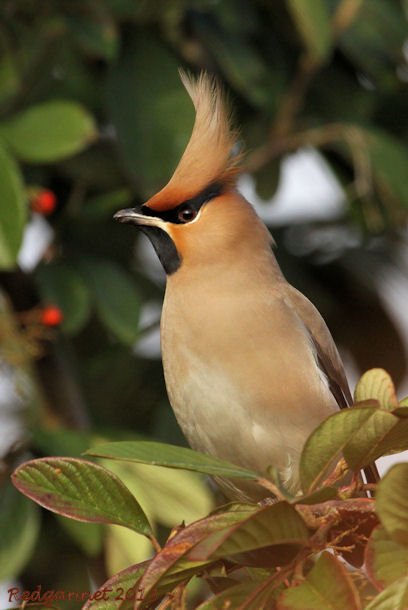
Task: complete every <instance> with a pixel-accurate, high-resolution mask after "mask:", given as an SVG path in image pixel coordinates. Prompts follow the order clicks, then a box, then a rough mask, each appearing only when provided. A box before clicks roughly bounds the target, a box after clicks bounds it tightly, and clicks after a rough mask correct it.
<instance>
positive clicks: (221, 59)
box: [194, 19, 283, 107]
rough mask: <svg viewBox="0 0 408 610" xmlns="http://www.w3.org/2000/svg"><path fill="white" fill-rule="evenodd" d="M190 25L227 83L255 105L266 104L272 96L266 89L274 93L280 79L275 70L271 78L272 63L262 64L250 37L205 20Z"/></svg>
mask: <svg viewBox="0 0 408 610" xmlns="http://www.w3.org/2000/svg"><path fill="white" fill-rule="evenodd" d="M194 27H195V30H196V31H197V34H198V36H199V37H200V38H201V40H205V44H206V48H207V49H208V51H209V52H210V54H211V55H212V57H213V58H214V61H215V62H216V63H217V64H219V66H220V68H221V71H222V73H223V74H224V76H225V78H226V80H227V81H228V82H229V83H230V85H231V86H232V87H233V88H234V89H235V90H236V91H239V92H240V94H241V95H242V96H243V97H244V98H246V99H247V100H248V101H249V102H250V103H252V104H254V105H255V106H263V107H265V106H268V104H270V103H271V101H272V100H271V97H272V99H273V96H271V91H270V90H271V89H273V93H277V85H281V83H280V82H279V81H280V80H283V79H282V76H281V74H277V73H276V72H277V71H276V70H274V71H273V77H274V78H271V76H270V75H271V71H272V66H271V65H269V66H268V65H267V64H266V63H264V60H263V57H262V55H261V54H260V53H259V52H258V50H257V48H256V46H255V45H253V44H251V41H250V39H249V40H248V38H247V37H246V36H240V35H237V34H236V33H235V32H234V33H233V32H231V31H229V30H227V29H222V28H220V27H219V25H218V24H217V23H216V22H215V21H213V20H209V19H196V21H195V23H194ZM280 89H281V88H279V90H280ZM272 103H273V102H272Z"/></svg>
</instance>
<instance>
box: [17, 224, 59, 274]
mask: <svg viewBox="0 0 408 610" xmlns="http://www.w3.org/2000/svg"><path fill="white" fill-rule="evenodd" d="M53 239H54V231H53V229H52V227H51V225H50V224H49V223H48V222H47V221H46V220H45V219H44V218H43V217H42V216H41V215H40V214H35V213H33V214H32V217H31V219H30V222H29V223H28V225H27V226H26V229H25V232H24V237H23V243H22V245H21V248H20V252H19V255H18V264H19V266H20V267H21V269H22V270H23V271H26V272H30V271H32V270H33V269H35V267H36V266H37V265H38V263H39V262H40V260H41V259H42V257H43V255H44V252H45V251H46V250H47V248H48V247H49V246H50V245H51V243H52V241H53Z"/></svg>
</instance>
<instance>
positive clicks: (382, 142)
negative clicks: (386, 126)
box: [366, 129, 408, 207]
mask: <svg viewBox="0 0 408 610" xmlns="http://www.w3.org/2000/svg"><path fill="white" fill-rule="evenodd" d="M366 137H367V147H368V152H369V157H370V161H371V164H372V173H373V177H374V180H375V184H376V187H377V189H378V192H379V194H380V196H381V198H382V199H383V200H384V201H385V202H386V203H390V204H391V205H392V204H393V203H397V204H398V205H401V206H405V207H406V206H407V205H408V204H407V202H408V183H407V180H406V168H407V167H408V152H407V149H406V146H405V144H404V143H403V142H402V141H400V140H398V139H397V138H396V137H394V136H391V135H390V134H388V133H386V132H385V131H381V130H379V129H378V130H370V131H366Z"/></svg>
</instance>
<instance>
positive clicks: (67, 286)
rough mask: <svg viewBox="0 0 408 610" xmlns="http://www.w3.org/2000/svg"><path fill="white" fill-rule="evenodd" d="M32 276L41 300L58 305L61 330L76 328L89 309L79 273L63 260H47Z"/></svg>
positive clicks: (82, 324) (74, 330)
mask: <svg viewBox="0 0 408 610" xmlns="http://www.w3.org/2000/svg"><path fill="white" fill-rule="evenodd" d="M36 280H37V282H38V285H39V289H40V294H41V297H42V300H43V301H44V302H45V303H49V304H53V305H57V306H58V307H59V308H60V309H61V311H62V313H63V316H64V317H63V322H62V325H61V327H62V330H64V331H65V332H66V333H67V334H68V335H70V334H75V333H77V332H79V331H80V330H81V329H82V328H83V326H84V325H85V324H86V322H87V320H88V318H89V314H90V310H91V299H90V293H89V290H88V287H87V285H86V283H85V282H84V280H83V278H82V277H81V275H80V274H79V273H78V272H77V271H76V270H75V269H74V268H72V267H71V266H69V265H67V264H64V263H51V264H49V265H43V266H42V267H40V269H38V271H37V273H36Z"/></svg>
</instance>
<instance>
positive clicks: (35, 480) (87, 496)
mask: <svg viewBox="0 0 408 610" xmlns="http://www.w3.org/2000/svg"><path fill="white" fill-rule="evenodd" d="M12 481H13V483H14V485H15V486H16V487H17V489H18V490H19V491H21V493H23V494H24V495H26V496H28V497H29V498H31V499H32V500H34V501H35V502H37V503H38V504H40V505H41V506H44V507H45V508H48V509H49V510H51V511H53V512H55V513H58V514H60V515H63V516H65V517H70V518H71V519H77V520H78V521H87V522H91V523H111V524H116V525H123V526H124V527H128V528H129V529H133V530H134V531H135V532H138V533H140V534H144V535H149V534H150V533H151V529H150V525H149V523H148V521H147V518H146V516H145V514H144V513H143V511H142V509H141V508H140V506H139V504H138V502H137V501H136V499H135V498H134V497H133V496H132V494H131V493H130V492H129V490H128V489H127V487H125V486H124V485H123V483H122V482H121V481H120V480H119V479H118V478H117V477H116V476H115V475H113V474H112V473H111V472H109V470H106V468H102V466H97V465H96V464H93V463H92V462H87V461H85V460H78V459H75V458H40V459H37V460H30V461H29V462H25V463H24V464H22V465H21V466H19V467H18V468H17V469H16V470H15V471H14V473H13V475H12Z"/></svg>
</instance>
